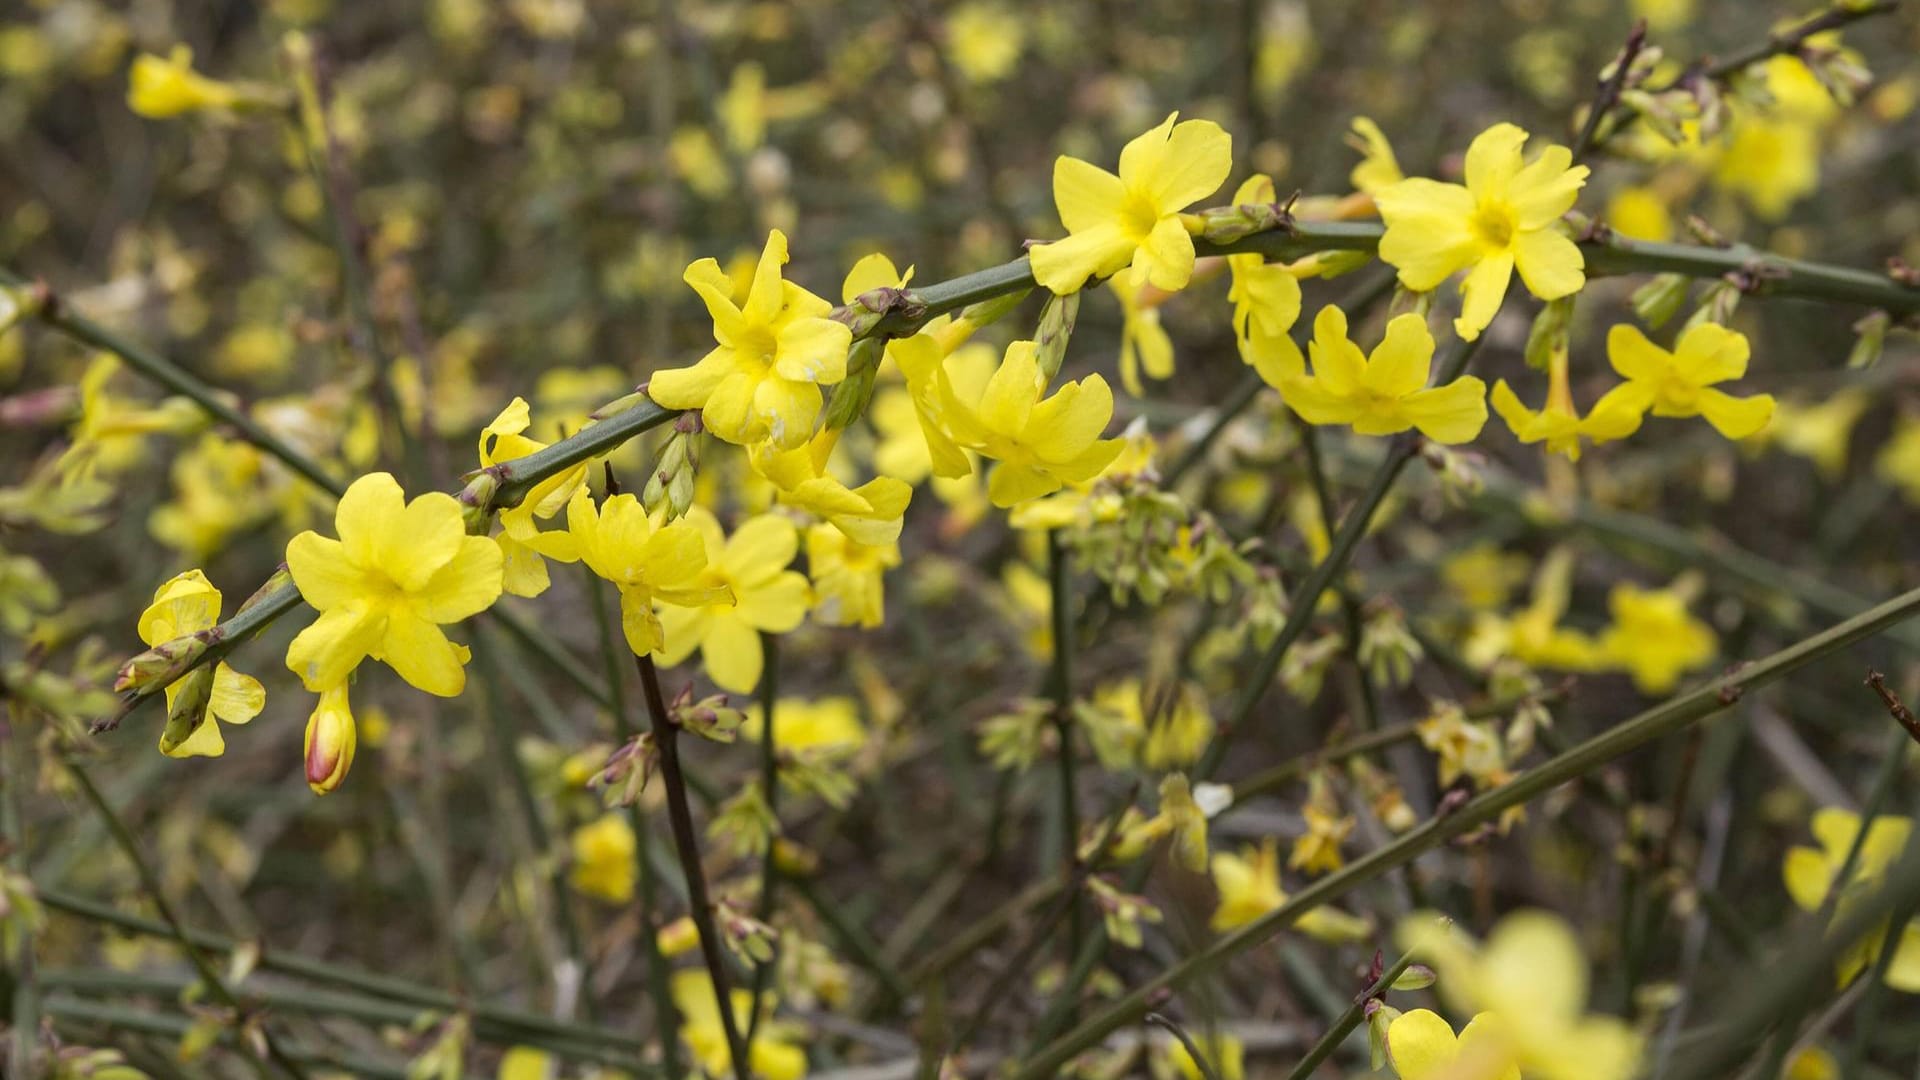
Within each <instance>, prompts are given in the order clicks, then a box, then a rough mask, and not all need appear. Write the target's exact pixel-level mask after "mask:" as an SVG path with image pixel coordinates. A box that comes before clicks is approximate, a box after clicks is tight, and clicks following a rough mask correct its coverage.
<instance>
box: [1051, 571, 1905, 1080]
mask: <svg viewBox="0 0 1920 1080" xmlns="http://www.w3.org/2000/svg"><path fill="white" fill-rule="evenodd" d="M1916 614H1920V589H1915V590H1913V591H1910V592H1907V593H1903V594H1901V595H1900V596H1898V597H1895V598H1894V599H1892V600H1889V601H1887V602H1886V603H1884V604H1881V605H1880V606H1878V607H1876V608H1874V609H1873V610H1871V611H1868V612H1865V613H1864V614H1861V615H1859V616H1857V617H1855V618H1852V619H1849V620H1847V621H1845V622H1843V623H1840V624H1838V625H1836V626H1832V627H1829V628H1828V629H1826V630H1824V631H1822V632H1820V633H1818V634H1815V635H1813V636H1811V637H1808V638H1806V639H1804V640H1801V641H1799V642H1796V643H1795V644H1793V645H1790V646H1788V647H1787V648H1785V649H1782V650H1780V651H1779V652H1776V653H1773V654H1771V655H1769V656H1767V657H1765V658H1763V659H1761V660H1759V661H1756V662H1754V663H1752V664H1749V665H1747V666H1745V667H1742V668H1740V669H1738V670H1736V671H1733V672H1730V673H1728V674H1726V675H1723V676H1721V677H1720V678H1718V679H1716V680H1714V681H1712V682H1710V683H1708V684H1706V685H1705V686H1702V687H1700V688H1699V689H1697V690H1694V691H1691V692H1689V693H1685V694H1682V695H1680V696H1678V697H1675V698H1672V699H1670V700H1668V701H1666V702H1664V703H1662V704H1660V705H1656V706H1654V707H1653V708H1651V709H1648V710H1647V711H1645V712H1643V713H1641V714H1639V715H1638V716H1635V717H1633V718H1631V719H1629V720H1626V721H1624V722H1622V723H1619V724H1616V725H1613V726H1611V727H1609V728H1606V729H1605V730H1603V731H1602V732H1601V733H1600V734H1598V735H1596V736H1594V737H1593V738H1591V739H1589V740H1587V741H1586V742H1584V743H1581V744H1580V745H1578V746H1575V747H1573V748H1572V749H1570V750H1568V751H1566V752H1565V753H1562V754H1558V755H1556V756H1554V757H1553V758H1550V759H1549V760H1547V761H1545V762H1543V763H1541V764H1540V765H1538V766H1536V767H1534V768H1532V769H1529V770H1527V771H1525V772H1523V773H1520V774H1519V775H1518V776H1516V777H1514V778H1513V779H1512V780H1511V781H1509V782H1508V783H1506V784H1503V785H1501V786H1500V787H1497V788H1494V789H1492V790H1490V791H1487V792H1484V793H1482V794H1480V795H1479V796H1477V797H1475V798H1473V799H1470V800H1468V801H1467V802H1466V803H1465V804H1463V805H1461V806H1460V807H1459V808H1458V809H1456V810H1454V811H1453V812H1452V813H1450V814H1447V815H1444V816H1441V817H1437V818H1434V819H1432V820H1430V821H1428V822H1427V823H1425V824H1424V825H1421V826H1420V827H1418V828H1416V829H1414V830H1412V831H1410V832H1408V833H1406V834H1405V835H1403V836H1401V837H1400V838H1399V839H1398V840H1396V841H1394V842H1393V843H1391V844H1389V845H1387V846H1385V847H1382V848H1378V849H1376V850H1374V851H1372V852H1369V853H1367V854H1366V855H1363V856H1361V857H1360V858H1358V859H1356V860H1355V861H1353V862H1351V863H1349V864H1347V866H1346V867H1345V868H1343V869H1341V870H1338V871H1335V872H1334V873H1332V874H1329V875H1327V876H1326V877H1323V878H1320V879H1319V880H1317V881H1315V882H1313V883H1312V884H1310V885H1308V886H1306V887H1305V888H1303V889H1301V890H1300V891H1299V892H1297V893H1295V894H1293V896H1291V897H1290V898H1289V899H1288V900H1287V902H1286V903H1284V904H1282V905H1280V907H1278V908H1276V909H1274V910H1273V911H1271V912H1269V913H1267V914H1266V915H1263V916H1261V917H1260V918H1259V919H1257V920H1255V921H1253V922H1252V923H1249V924H1248V925H1246V926H1244V927H1242V928H1241V929H1239V930H1237V931H1235V932H1234V933H1232V934H1230V935H1228V936H1226V937H1224V938H1222V939H1220V940H1219V941H1218V942H1216V943H1214V944H1213V945H1212V946H1210V947H1209V948H1207V949H1205V950H1203V951H1202V952H1200V953H1197V954H1195V955H1193V956H1191V957H1188V958H1187V959H1185V960H1183V961H1181V962H1180V963H1178V964H1176V965H1174V966H1173V967H1171V968H1168V969H1166V970H1164V971H1162V972H1161V973H1159V974H1158V975H1156V976H1154V977H1153V978H1151V979H1149V980H1147V981H1146V982H1145V983H1143V984H1142V985H1140V986H1139V987H1137V988H1135V989H1134V990H1133V991H1132V992H1130V993H1128V994H1127V995H1126V996H1125V997H1123V998H1121V999H1120V1000H1119V1001H1117V1002H1115V1003H1113V1004H1112V1005H1110V1006H1108V1007H1107V1008H1106V1009H1105V1010H1103V1011H1102V1012H1100V1013H1099V1014H1098V1015H1096V1016H1094V1017H1093V1018H1091V1019H1089V1020H1087V1021H1086V1022H1085V1023H1082V1024H1081V1025H1080V1026H1079V1027H1077V1028H1075V1029H1074V1030H1072V1031H1070V1032H1068V1033H1067V1034H1066V1035H1063V1036H1061V1037H1060V1038H1059V1039H1056V1040H1055V1041H1054V1042H1053V1044H1052V1045H1051V1046H1048V1047H1047V1048H1046V1049H1044V1050H1042V1051H1041V1052H1040V1054H1038V1055H1037V1056H1035V1057H1034V1058H1032V1059H1030V1060H1028V1061H1026V1062H1024V1063H1023V1064H1022V1065H1021V1067H1020V1069H1019V1071H1018V1072H1017V1073H1016V1074H1015V1078H1016V1080H1040V1078H1042V1077H1049V1076H1053V1075H1054V1074H1055V1073H1057V1072H1058V1071H1059V1069H1060V1068H1061V1067H1062V1066H1064V1065H1065V1064H1066V1062H1067V1061H1069V1060H1071V1059H1072V1058H1073V1057H1074V1056H1075V1055H1076V1054H1078V1053H1080V1051H1082V1050H1084V1049H1086V1048H1087V1047H1090V1046H1092V1045H1094V1044H1095V1043H1097V1042H1099V1041H1100V1040H1101V1039H1103V1038H1105V1037H1106V1036H1107V1035H1108V1034H1110V1033H1112V1032H1113V1031H1115V1030H1117V1029H1118V1028H1120V1027H1121V1026H1123V1025H1125V1024H1127V1023H1130V1022H1132V1021H1134V1020H1137V1019H1138V1018H1139V1017H1140V1016H1142V1015H1144V1014H1145V1013H1146V1011H1147V1008H1148V1003H1149V1002H1150V1001H1153V1000H1155V999H1156V998H1157V996H1158V995H1159V994H1160V993H1161V992H1162V991H1164V990H1167V989H1178V988H1179V987H1181V986H1184V985H1186V984H1187V983H1188V982H1190V981H1191V980H1193V979H1195V978H1198V977H1200V976H1203V975H1206V974H1208V973H1209V972H1212V971H1214V970H1216V969H1217V968H1219V967H1220V966H1222V965H1223V964H1225V963H1226V962H1228V961H1229V960H1231V959H1233V958H1234V957H1236V956H1238V955H1240V954H1241V953H1244V952H1246V951H1247V950H1249V949H1251V948H1253V947H1255V946H1257V945H1259V944H1261V943H1262V942H1264V941H1267V940H1269V939H1270V938H1272V937H1273V935H1275V934H1277V933H1279V932H1280V931H1282V930H1284V929H1286V928H1287V927H1289V926H1292V925H1293V924H1294V923H1295V922H1296V921H1297V920H1298V919H1299V918H1300V916H1301V915H1303V914H1305V913H1306V912H1308V911H1312V910H1314V909H1315V908H1318V907H1320V906H1322V905H1324V904H1328V903H1332V902H1334V901H1336V900H1338V899H1339V898H1341V897H1342V896H1345V895H1346V894H1347V893H1349V892H1351V891H1352V890H1353V889H1355V888H1357V887H1359V886H1360V885H1362V884H1364V883H1366V882H1368V881H1372V880H1373V879H1375V878H1377V877H1379V876H1380V875H1381V874H1384V873H1386V872H1387V871H1389V870H1392V869H1394V868H1396V867H1399V866H1404V865H1406V864H1407V863H1408V862H1411V861H1412V860H1413V859H1414V858H1416V857H1418V856H1419V855H1421V854H1423V853H1424V852H1427V851H1430V850H1432V849H1433V848H1436V847H1438V846H1440V845H1441V844H1443V843H1446V842H1447V841H1449V840H1452V839H1454V838H1455V837H1458V836H1461V835H1464V834H1466V833H1468V832H1470V831H1472V830H1474V829H1477V828H1479V827H1480V826H1482V825H1484V824H1486V823H1488V822H1490V821H1493V820H1494V819H1496V818H1497V817H1499V815H1500V814H1501V813H1502V812H1504V811H1506V810H1507V809H1509V808H1511V807H1515V806H1521V805H1524V804H1525V803H1528V802H1530V801H1532V800H1533V799H1535V798H1538V797H1539V796H1541V795H1543V794H1545V793H1546V792H1548V791H1551V790H1552V789H1554V788H1556V787H1559V786H1560V785H1561V784H1564V783H1566V782H1567V781H1569V780H1572V779H1574V778H1576V777H1579V776H1582V775H1585V774H1586V773H1588V772H1590V771H1592V770H1593V769H1595V768H1598V767H1599V766H1601V765H1604V764H1606V763H1607V762H1609V761H1612V760H1614V759H1615V758H1617V757H1619V756H1621V755H1622V754H1625V753H1627V752H1629V751H1631V750H1633V749H1635V748H1637V747H1640V746H1643V745H1645V744H1647V743H1649V742H1651V741H1653V740H1655V739H1659V738H1662V737H1665V736H1667V735H1671V734H1673V733H1675V732H1677V731H1681V730H1684V729H1685V728H1687V727H1689V726H1691V725H1692V724H1695V723H1698V722H1699V721H1701V720H1703V719H1705V718H1706V717H1709V716H1712V715H1714V714H1716V713H1719V712H1722V711H1724V710H1726V709H1727V708H1729V707H1731V706H1732V705H1733V704H1734V703H1735V702H1737V701H1738V700H1739V699H1740V697H1741V695H1742V694H1744V693H1746V692H1748V691H1750V690H1755V689H1758V688H1760V687H1762V686H1765V685H1768V684H1770V683H1772V682H1775V681H1777V680H1779V679H1780V678H1782V677H1783V676H1785V675H1787V674H1788V673H1790V672H1792V671H1795V670H1797V669H1799V668H1801V667H1803V666H1805V665H1806V664H1808V663H1811V662H1812V661H1814V660H1817V659H1820V658H1821V657H1824V656H1826V655H1828V654H1829V653H1832V652H1835V651H1837V650H1839V649H1841V648H1844V647H1846V646H1848V645H1851V644H1853V643H1854V642H1857V641H1860V640H1863V639H1865V638H1868V637H1871V636H1873V635H1874V634H1877V633H1879V632H1880V631H1882V630H1884V629H1886V628H1887V627H1888V626H1891V625H1893V624H1895V623H1898V622H1900V621H1901V620H1904V619H1909V618H1912V617H1914V616H1915V615H1916ZM1916 877H1920V874H1916ZM1803 982H1804V980H1803Z"/></svg>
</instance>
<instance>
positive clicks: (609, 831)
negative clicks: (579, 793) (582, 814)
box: [568, 813, 639, 904]
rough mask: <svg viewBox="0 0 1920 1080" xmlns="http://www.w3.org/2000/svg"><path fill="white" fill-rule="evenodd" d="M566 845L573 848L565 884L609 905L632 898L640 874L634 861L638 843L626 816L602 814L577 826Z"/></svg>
mask: <svg viewBox="0 0 1920 1080" xmlns="http://www.w3.org/2000/svg"><path fill="white" fill-rule="evenodd" d="M569 846H570V847H571V848H572V849H573V866H572V867H571V869H570V870H569V871H568V881H570V882H571V883H572V885H573V887H574V889H575V890H576V891H578V892H579V893H581V894H582V895H585V896H591V897H593V898H594V899H595V900H604V901H606V902H607V903H609V904H624V903H626V902H628V901H629V900H632V899H633V886H634V882H635V880H636V877H637V874H638V873H639V870H638V866H637V864H636V863H635V862H634V861H633V860H634V851H635V850H636V849H637V847H638V841H637V840H636V839H635V837H634V834H633V826H631V825H629V824H627V818H626V815H624V814H618V813H611V814H603V815H601V816H600V817H599V818H597V819H595V820H594V821H592V822H589V823H588V824H585V825H582V826H580V827H579V828H577V829H575V830H573V837H572V838H571V840H570V841H569Z"/></svg>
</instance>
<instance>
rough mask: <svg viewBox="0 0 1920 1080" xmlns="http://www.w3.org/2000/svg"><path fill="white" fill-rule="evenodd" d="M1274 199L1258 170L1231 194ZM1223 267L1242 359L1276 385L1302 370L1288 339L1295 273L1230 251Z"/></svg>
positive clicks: (1236, 198)
mask: <svg viewBox="0 0 1920 1080" xmlns="http://www.w3.org/2000/svg"><path fill="white" fill-rule="evenodd" d="M1273 201H1274V191H1273V181H1272V180H1270V179H1268V178H1267V176H1266V175H1265V174H1262V173H1256V174H1254V175H1253V176H1250V177H1248V178H1247V182H1246V183H1244V184H1241V185H1240V190H1238V191H1236V192H1234V194H1233V203H1234V205H1235V206H1245V205H1247V204H1250V203H1270V202H1273ZM1227 270H1228V271H1229V272H1230V273H1232V275H1233V284H1232V285H1231V286H1229V287H1228V289H1227V299H1228V301H1230V302H1231V303H1232V304H1233V336H1234V340H1235V342H1236V343H1237V344H1238V346H1239V349H1240V359H1241V361H1242V362H1243V363H1247V364H1251V365H1253V368H1254V370H1255V371H1258V372H1259V373H1260V378H1262V379H1263V380H1265V381H1266V384H1267V385H1268V386H1272V387H1276V388H1277V387H1279V385H1280V384H1281V383H1282V382H1283V381H1284V380H1286V379H1288V378H1292V377H1296V376H1300V375H1304V374H1306V371H1307V362H1306V359H1305V358H1304V357H1302V356H1301V355H1300V346H1299V345H1297V344H1295V343H1294V340H1293V324H1294V323H1296V322H1298V321H1299V320H1300V277H1299V275H1298V274H1297V273H1296V272H1295V271H1294V269H1293V268H1292V267H1290V266H1288V265H1286V264H1285V263H1270V262H1268V261H1266V258H1265V256H1262V255H1259V254H1245V255H1229V256H1227Z"/></svg>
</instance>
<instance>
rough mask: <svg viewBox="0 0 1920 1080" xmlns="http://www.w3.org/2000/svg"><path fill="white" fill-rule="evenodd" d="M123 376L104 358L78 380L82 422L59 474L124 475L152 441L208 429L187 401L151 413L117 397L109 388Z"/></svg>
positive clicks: (73, 433)
mask: <svg viewBox="0 0 1920 1080" xmlns="http://www.w3.org/2000/svg"><path fill="white" fill-rule="evenodd" d="M119 370H120V360H119V358H117V357H115V356H113V355H112V354H111V353H101V354H100V355H98V356H96V357H94V359H93V360H92V361H91V362H90V363H88V364H87V369H86V371H85V372H83V373H82V374H81V376H80V419H79V421H78V422H76V423H75V424H74V425H73V427H72V428H71V430H70V431H69V433H68V434H69V438H70V439H71V445H69V446H68V447H67V449H66V451H65V452H63V453H62V454H61V455H60V467H61V470H62V472H63V474H65V475H66V476H68V477H70V478H73V479H87V478H90V477H92V476H93V475H95V473H96V472H104V473H109V474H111V473H117V472H121V471H124V470H125V469H127V468H130V467H132V466H133V465H135V464H137V463H139V462H140V461H141V460H143V459H144V458H145V455H146V443H147V437H148V436H149V435H184V434H188V433H190V432H193V431H196V430H198V429H200V428H202V427H205V426H206V422H207V418H206V413H204V412H202V411H201V409H200V406H198V405H196V404H194V403H193V402H192V401H189V400H188V399H186V398H181V397H174V398H168V399H166V400H165V401H162V402H161V403H160V404H159V405H158V406H154V407H148V406H144V405H141V404H138V403H136V402H131V401H127V400H125V399H122V398H117V397H114V396H113V395H112V394H111V393H110V392H109V391H108V389H107V383H108V381H109V380H111V379H112V378H113V375H114V373H115V372H117V371H119Z"/></svg>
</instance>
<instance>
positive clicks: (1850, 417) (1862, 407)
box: [1764, 390, 1873, 480]
mask: <svg viewBox="0 0 1920 1080" xmlns="http://www.w3.org/2000/svg"><path fill="white" fill-rule="evenodd" d="M1872 403H1873V399H1872V398H1871V397H1870V396H1869V395H1868V394H1867V392H1866V391H1864V390H1841V391H1839V392H1837V393H1835V394H1834V395H1833V396H1832V397H1830V398H1828V399H1827V400H1825V401H1822V402H1819V403H1817V404H1811V405H1794V404H1790V403H1788V402H1784V401H1782V402H1776V403H1775V405H1774V411H1773V422H1772V423H1771V424H1769V425H1768V426H1767V429H1766V431H1765V432H1764V434H1766V435H1767V436H1768V437H1769V438H1770V439H1772V440H1773V441H1775V442H1777V443H1779V444H1780V448H1781V449H1783V450H1785V451H1787V452H1788V453H1790V454H1797V455H1799V456H1800V457H1803V458H1806V459H1807V460H1809V461H1811V462H1813V464H1814V467H1815V468H1817V469H1819V470H1820V475H1822V476H1824V477H1826V478H1827V479H1828V480H1833V479H1836V478H1838V477H1839V475H1840V474H1841V473H1842V472H1844V471H1845V470H1846V467H1847V447H1848V444H1849V443H1850V442H1851V441H1852V438H1853V427H1854V424H1856V423H1857V422H1858V421H1859V420H1860V414H1861V413H1864V412H1866V411H1867V407H1868V406H1869V405H1871V404H1872Z"/></svg>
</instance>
